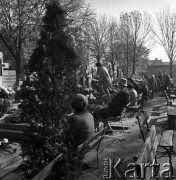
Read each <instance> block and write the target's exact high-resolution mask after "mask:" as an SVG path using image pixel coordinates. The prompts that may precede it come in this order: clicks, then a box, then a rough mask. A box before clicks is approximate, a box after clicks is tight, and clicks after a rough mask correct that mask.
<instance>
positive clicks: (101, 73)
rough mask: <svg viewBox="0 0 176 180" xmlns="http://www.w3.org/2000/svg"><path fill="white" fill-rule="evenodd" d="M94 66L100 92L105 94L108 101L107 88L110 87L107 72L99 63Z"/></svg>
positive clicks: (110, 83) (109, 78)
mask: <svg viewBox="0 0 176 180" xmlns="http://www.w3.org/2000/svg"><path fill="white" fill-rule="evenodd" d="M96 66H97V75H98V79H99V82H100V85H101V89H102V90H101V91H102V92H105V93H106V95H107V98H108V100H110V93H109V88H111V87H112V82H111V77H110V75H109V73H108V70H107V69H106V68H105V67H104V66H102V64H101V63H99V62H98V63H96Z"/></svg>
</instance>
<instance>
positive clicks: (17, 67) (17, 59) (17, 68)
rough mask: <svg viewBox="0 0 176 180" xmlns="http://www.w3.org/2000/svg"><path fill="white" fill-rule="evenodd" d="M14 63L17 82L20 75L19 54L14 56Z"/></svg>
mask: <svg viewBox="0 0 176 180" xmlns="http://www.w3.org/2000/svg"><path fill="white" fill-rule="evenodd" d="M15 61H16V62H15V64H16V81H17V82H19V80H20V77H21V56H20V55H18V56H17V57H16V58H15Z"/></svg>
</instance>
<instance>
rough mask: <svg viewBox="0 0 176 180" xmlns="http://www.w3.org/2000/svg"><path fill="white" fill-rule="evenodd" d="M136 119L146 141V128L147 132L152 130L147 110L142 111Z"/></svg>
mask: <svg viewBox="0 0 176 180" xmlns="http://www.w3.org/2000/svg"><path fill="white" fill-rule="evenodd" d="M136 119H137V121H138V125H139V130H140V133H141V136H142V139H143V141H144V142H145V133H144V132H146V130H147V132H149V130H150V128H149V124H148V119H149V116H148V114H147V112H146V111H141V117H139V116H136Z"/></svg>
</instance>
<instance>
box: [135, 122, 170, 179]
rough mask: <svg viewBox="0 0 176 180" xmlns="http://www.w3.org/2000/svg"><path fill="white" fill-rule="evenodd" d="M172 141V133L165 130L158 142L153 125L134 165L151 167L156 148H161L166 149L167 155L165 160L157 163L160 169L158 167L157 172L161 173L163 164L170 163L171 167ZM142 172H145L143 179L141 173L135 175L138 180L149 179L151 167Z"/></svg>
mask: <svg viewBox="0 0 176 180" xmlns="http://www.w3.org/2000/svg"><path fill="white" fill-rule="evenodd" d="M172 139H173V131H172V130H166V131H163V132H162V134H161V138H160V141H158V137H157V134H156V129H155V125H153V126H152V127H151V129H150V131H149V133H148V136H147V138H146V139H145V143H144V145H143V146H142V149H141V152H140V154H139V157H138V159H137V162H136V164H137V165H139V166H140V165H141V164H147V163H149V164H150V165H151V164H152V163H153V162H154V160H155V159H156V152H157V148H158V147H161V148H164V149H166V151H167V153H168V157H167V158H166V157H162V158H161V159H160V162H158V163H159V164H160V167H159V168H160V169H158V170H159V172H161V170H162V168H163V164H164V163H170V165H171V167H172V160H171V153H172V150H173V143H172ZM144 172H145V177H141V173H140V172H139V173H138V174H137V175H139V178H138V179H144V178H145V179H147V180H149V179H151V177H152V167H147V168H146V169H145V171H144Z"/></svg>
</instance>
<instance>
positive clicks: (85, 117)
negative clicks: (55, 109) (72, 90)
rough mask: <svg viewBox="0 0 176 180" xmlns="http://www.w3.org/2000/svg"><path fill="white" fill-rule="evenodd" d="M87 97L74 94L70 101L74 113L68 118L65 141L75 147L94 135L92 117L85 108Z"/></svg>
mask: <svg viewBox="0 0 176 180" xmlns="http://www.w3.org/2000/svg"><path fill="white" fill-rule="evenodd" d="M87 105H88V99H87V97H86V96H84V95H83V94H76V95H75V97H74V98H73V100H72V102H71V107H72V109H73V110H74V114H73V115H72V116H71V117H70V118H69V120H68V122H69V125H70V127H69V130H68V135H67V141H69V142H71V143H72V145H74V147H75V148H77V147H78V146H79V145H80V144H82V143H83V142H85V141H86V140H87V139H89V138H90V137H92V136H93V135H94V117H93V115H92V114H91V113H89V112H88V111H87V110H86V107H87Z"/></svg>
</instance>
